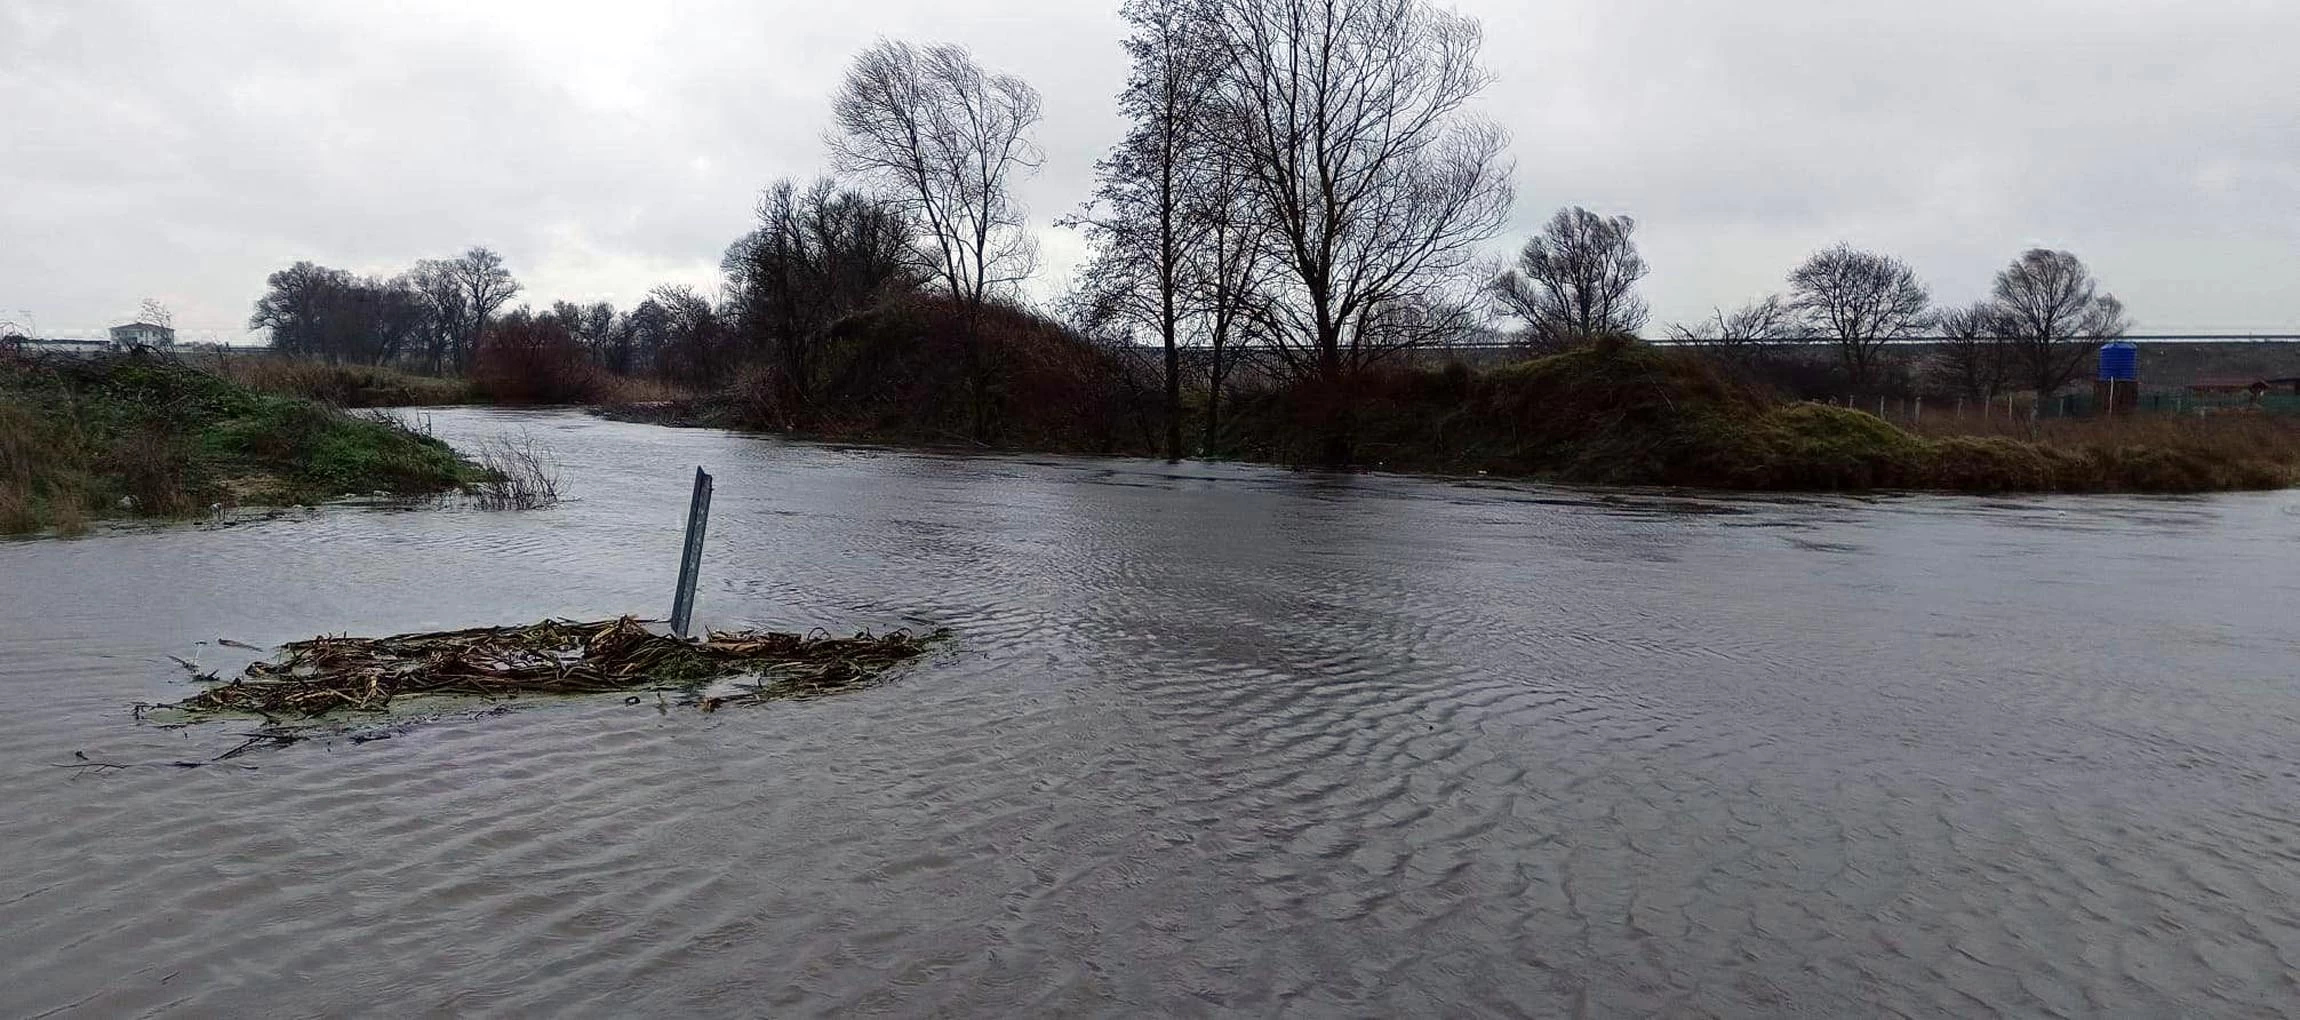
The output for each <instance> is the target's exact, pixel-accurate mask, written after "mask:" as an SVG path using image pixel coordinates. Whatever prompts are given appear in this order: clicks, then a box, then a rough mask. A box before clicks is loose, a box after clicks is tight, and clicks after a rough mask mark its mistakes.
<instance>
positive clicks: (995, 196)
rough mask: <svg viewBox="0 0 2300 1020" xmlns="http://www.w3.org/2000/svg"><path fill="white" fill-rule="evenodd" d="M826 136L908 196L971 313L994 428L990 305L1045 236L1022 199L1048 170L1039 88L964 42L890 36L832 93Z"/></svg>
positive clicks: (970, 335)
mask: <svg viewBox="0 0 2300 1020" xmlns="http://www.w3.org/2000/svg"><path fill="white" fill-rule="evenodd" d="M831 118H832V123H833V125H834V127H833V130H832V131H831V132H830V135H829V138H828V139H827V140H828V142H829V144H830V149H831V155H832V158H833V160H834V162H835V163H836V164H837V166H838V168H839V169H840V170H842V171H844V172H846V173H850V174H854V175H857V176H859V177H862V178H864V179H866V180H869V181H871V182H873V183H875V184H877V185H878V186H880V187H881V188H883V189H885V193H886V194H887V195H888V196H889V197H890V198H891V199H893V200H894V201H895V202H897V203H898V205H899V207H900V208H902V210H903V211H904V213H905V214H906V215H907V216H908V217H909V218H910V219H911V221H912V222H913V223H915V224H917V226H918V228H919V230H920V231H921V233H922V234H923V236H922V237H921V238H920V239H919V242H918V247H919V250H920V252H921V254H922V255H923V257H924V258H923V260H924V262H925V264H926V266H927V267H928V270H929V275H930V276H931V278H933V279H935V280H938V281H940V282H941V283H942V284H943V285H944V286H945V287H946V288H948V290H949V293H950V297H951V300H952V301H953V302H954V303H955V304H956V305H957V306H958V308H959V310H960V312H961V313H962V314H961V323H960V328H961V330H962V331H963V334H964V335H963V337H962V340H963V343H964V349H965V351H966V360H967V378H968V385H969V389H970V390H971V394H970V396H971V401H970V402H971V403H972V404H973V412H974V433H975V437H976V438H978V439H980V438H984V437H986V436H987V434H988V432H989V430H990V400H989V392H988V384H989V380H988V378H987V376H988V366H987V365H986V363H985V361H986V359H985V356H984V352H983V343H982V339H981V336H980V331H981V322H980V320H981V313H982V307H983V304H984V303H985V302H986V301H988V300H989V299H990V297H991V296H993V295H994V294H996V293H998V292H999V291H1001V290H1003V289H1005V288H1007V287H1009V286H1011V285H1013V284H1015V283H1019V282H1020V281H1022V280H1023V279H1024V278H1026V277H1028V276H1029V275H1030V272H1031V270H1032V269H1034V268H1035V267H1036V264H1037V244H1036V242H1035V241H1034V239H1033V238H1032V237H1031V235H1030V232H1029V230H1028V229H1027V227H1028V224H1027V222H1026V218H1025V213H1024V211H1023V209H1022V206H1021V204H1020V203H1018V202H1017V201H1015V198H1014V193H1013V186H1014V184H1015V182H1016V180H1017V179H1019V178H1020V177H1022V176H1023V175H1024V174H1027V173H1029V172H1031V171H1033V170H1035V169H1037V167H1038V163H1039V159H1040V157H1039V153H1038V148H1037V146H1035V145H1033V144H1032V143H1031V140H1030V137H1029V136H1030V130H1031V128H1032V127H1033V126H1035V125H1036V124H1037V123H1038V118H1039V97H1038V90H1037V89H1034V88H1031V87H1030V84H1029V83H1028V82H1025V81H1023V80H1022V79H1020V78H1017V77H1015V76H1013V75H1010V74H997V73H993V72H990V71H985V70H984V69H983V68H982V67H981V65H979V64H976V63H975V61H974V57H973V55H972V54H970V53H968V52H967V51H966V49H965V48H964V47H960V46H928V47H924V48H921V47H917V46H912V45H911V44H909V43H905V42H895V41H892V40H881V41H880V42H879V43H878V44H877V45H875V46H872V47H871V48H869V49H867V50H864V51H863V52H862V53H861V54H859V55H857V56H856V57H855V60H854V64H853V65H852V66H850V67H849V68H848V69H847V75H846V79H845V80H844V81H843V82H842V83H841V84H840V86H839V90H838V92H837V93H836V94H835V95H833V96H832V98H831Z"/></svg>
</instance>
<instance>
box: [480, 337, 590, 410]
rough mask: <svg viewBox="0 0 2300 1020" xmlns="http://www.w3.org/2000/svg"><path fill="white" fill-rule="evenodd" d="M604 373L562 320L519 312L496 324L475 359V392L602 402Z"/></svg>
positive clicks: (504, 398) (522, 400)
mask: <svg viewBox="0 0 2300 1020" xmlns="http://www.w3.org/2000/svg"><path fill="white" fill-rule="evenodd" d="M602 375H604V373H603V372H602V371H601V370H600V369H599V368H597V367H596V366H594V365H592V364H591V359H590V357H589V356H588V355H587V354H585V353H584V350H583V345H582V344H581V343H580V342H578V341H577V340H576V339H575V337H574V336H573V335H571V334H569V333H568V332H567V329H566V327H564V326H562V325H560V324H559V322H558V320H556V319H548V318H543V319H539V318H534V317H531V316H526V315H513V316H508V317H506V318H505V319H504V320H503V321H501V322H499V323H496V324H495V325H494V326H493V327H491V328H490V329H489V330H488V331H487V335H486V336H485V337H484V338H482V339H481V340H480V342H479V349H478V351H477V352H476V353H475V354H474V355H473V357H472V368H471V387H472V391H473V392H474V393H476V394H478V395H479V396H481V397H484V398H486V399H488V400H493V401H500V402H503V403H512V404H580V403H590V402H594V401H596V400H598V399H599V398H600V396H601V395H602V393H604V392H605V387H603V386H602V385H601V376H602Z"/></svg>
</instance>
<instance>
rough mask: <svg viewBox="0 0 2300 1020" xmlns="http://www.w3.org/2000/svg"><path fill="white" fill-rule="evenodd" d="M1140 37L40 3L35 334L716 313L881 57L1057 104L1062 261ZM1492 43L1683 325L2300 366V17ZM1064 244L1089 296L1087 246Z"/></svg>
mask: <svg viewBox="0 0 2300 1020" xmlns="http://www.w3.org/2000/svg"><path fill="white" fill-rule="evenodd" d="M1115 6H1116V5H1115V2H1114V0H1113V2H1110V3H1099V2H1097V3H1086V4H1080V3H1075V2H1067V0H1002V2H987V3H974V4H948V3H929V2H924V0H887V2H880V3H871V4H847V5H839V4H826V3H807V4H797V3H772V4H760V3H740V2H730V0H688V2H678V3H662V4H651V5H615V6H613V7H601V8H597V9H593V8H592V7H591V6H590V5H570V4H558V3H534V2H528V3H492V4H472V3H450V2H447V0H422V2H417V3H410V4H400V5H368V4H357V5H355V4H312V3H308V2H305V3H290V2H287V0H239V2H234V3H200V4H180V3H164V2H157V0H154V2H126V0H0V37H5V38H7V39H10V40H13V41H12V42H11V43H10V44H9V59H8V61H7V62H6V63H4V64H0V314H7V313H9V312H12V311H13V310H14V309H16V308H22V307H30V308H33V309H34V310H35V311H37V312H38V313H39V315H40V318H41V324H42V326H43V327H45V328H49V329H52V330H54V329H60V328H77V329H95V328H100V327H102V326H103V325H105V324H107V323H108V322H109V321H111V320H112V319H114V318H116V317H118V316H121V315H124V314H126V313H127V312H129V311H132V310H133V309H134V308H135V305H136V302H137V301H138V300H139V299H140V298H142V297H145V296H159V297H161V298H163V299H164V300H167V301H168V302H170V303H171V304H172V305H174V306H175V307H176V309H177V312H178V317H179V319H180V320H181V321H182V322H184V323H185V324H186V326H188V327H190V328H191V329H192V330H193V331H194V332H200V331H208V330H212V331H215V332H216V333H218V334H221V335H226V336H237V335H239V333H240V332H241V329H242V326H243V323H244V319H245V316H246V312H247V308H248V306H249V304H250V303H251V302H252V301H253V300H254V299H255V297H256V295H257V294H258V293H259V292H260V290H261V288H262V281H263V276H264V275H265V274H266V273H268V272H270V271H271V270H273V269H276V268H278V267H280V266H283V265H285V264H287V263H288V262H291V261H293V260H295V259H299V258H309V259H314V260H317V261H321V262H325V263H328V264H332V265H341V266H345V267H348V268H354V269H359V270H362V271H371V272H382V271H391V270H395V269H397V268H400V267H403V266H405V265H407V264H408V263H410V262H412V261H413V260H415V259H417V258H421V257H426V256H434V255H441V254H447V253H450V252H452V251H455V250H457V249H459V248H461V247H464V246H466V245H469V244H475V243H484V244H489V245H492V246H494V247H496V248H498V249H499V250H501V251H502V252H503V253H504V254H505V256H506V257H507V258H508V259H509V260H510V262H511V265H512V267H513V268H514V269H515V270H516V271H517V272H518V273H519V274H520V276H521V278H522V279H523V280H524V281H525V282H526V283H527V285H528V292H527V295H526V297H528V298H530V299H534V300H542V301H548V300H550V299H551V298H555V297H567V298H573V299H593V298H610V299H614V300H617V301H622V302H627V301H629V300H632V299H634V298H636V297H637V296H638V295H639V294H640V293H642V292H643V291H644V290H645V289H646V288H647V287H649V286H652V285H653V284H655V283H658V282H665V281H677V282H690V283H705V284H707V283H709V282H710V281H711V280H712V279H713V267H714V266H715V264H716V262H717V259H718V255H719V253H720V251H721V249H722V248H723V247H724V246H725V245H726V243H727V242H728V241H730V240H732V239H733V238H734V237H735V236H736V235H737V234H738V233H739V232H741V231H742V230H743V229H744V227H745V222H746V220H747V218H748V216H749V211H750V207H751V204H752V202H753V200H754V198H755V196H756V194H757V192H758V190H759V188H761V187H762V186H763V185H765V184H766V183H767V182H768V181H770V180H771V179H773V178H775V177H778V176H783V175H802V176H803V175H811V174H813V173H815V172H818V170H819V168H820V166H821V163H822V158H821V156H822V152H821V145H820V133H821V129H822V125H823V122H824V118H825V112H826V110H827V96H828V93H829V91H830V89H831V88H832V86H833V85H834V83H835V81H836V79H837V76H838V75H839V73H840V72H841V71H842V69H843V67H844V65H845V62H846V60H847V58H848V57H849V56H850V55H851V54H852V53H853V52H854V51H855V50H856V49H858V48H860V47H861V46H863V45H866V44H868V43H869V42H870V41H871V40H872V39H874V38H875V37H877V36H879V35H888V36H894V37H899V38H909V39H917V40H926V41H954V42H959V43H963V44H965V45H968V46H970V47H972V48H973V49H974V50H975V51H976V53H977V54H978V56H979V57H980V58H981V59H982V60H983V61H984V62H985V63H986V64H989V65H991V66H994V67H998V68H1001V69H1004V70H1011V71H1015V72H1018V73H1020V74H1022V75H1024V76H1025V77H1027V78H1029V79H1030V80H1031V81H1032V82H1033V83H1035V84H1036V85H1037V86H1038V87H1039V88H1040V89H1041V90H1042V91H1043V92H1044V93H1045V95H1046V112H1047V117H1046V122H1045V124H1044V125H1043V130H1042V132H1041V139H1040V140H1041V143H1042V145H1043V147H1044V149H1045V150H1046V154H1047V162H1046V166H1045V168H1044V170H1043V172H1042V173H1041V174H1039V175H1038V176H1037V177H1036V178H1034V179H1033V180H1032V181H1031V182H1030V183H1029V184H1028V186H1027V187H1026V190H1025V194H1024V197H1025V198H1026V200H1027V201H1028V203H1029V205H1030V207H1031V208H1032V210H1033V212H1034V213H1035V214H1036V216H1037V217H1038V218H1039V219H1040V221H1041V222H1050V221H1051V220H1052V219H1053V218H1054V217H1055V216H1058V215H1060V214H1062V213H1064V212H1067V211H1069V210H1070V209H1072V208H1074V207H1075V205H1076V204H1077V203H1078V202H1079V201H1080V200H1081V199H1082V198H1084V196H1085V195H1086V193H1087V191H1088V189H1089V186H1090V181H1091V174H1092V163H1093V161H1094V159H1095V158H1096V157H1097V156H1098V155H1100V153H1101V151H1102V150H1103V148H1104V147H1105V146H1106V145H1107V144H1109V142H1110V141H1112V140H1113V139H1114V138H1115V137H1116V135H1117V133H1118V131H1119V129H1120V126H1119V124H1118V122H1117V120H1116V118H1115V114H1114V111H1113V108H1112V107H1113V104H1112V100H1111V96H1112V93H1113V92H1114V91H1115V90H1116V89H1117V87H1118V86H1119V84H1120V81H1121V79H1122V78H1123V75H1124V67H1123V66H1122V56H1121V53H1120V50H1119V47H1118V33H1119V26H1118V22H1117V19H1116V18H1115V16H1114V9H1115ZM1462 7H1463V9H1464V10H1465V12H1467V13H1470V14H1473V15H1476V16H1478V17H1480V18H1481V19H1483V20H1484V21H1485V23H1486V26H1487V31H1488V48H1487V61H1488V63H1489V64H1490V65H1491V66H1492V67H1494V69H1495V70H1496V71H1497V72H1498V73H1499V74H1500V76H1501V81H1500V82H1499V83H1498V84H1497V85H1496V86H1495V88H1494V89H1493V90H1491V92H1490V93H1489V94H1488V95H1487V96H1486V97H1485V99H1484V101H1483V106H1484V108H1485V110H1486V112H1487V113H1489V114H1490V115H1491V116H1493V117H1494V118H1495V119H1497V120H1499V121H1500V122H1502V123H1503V124H1504V125H1505V126H1506V127H1508V128H1509V129H1510V131H1511V133H1512V135H1513V136H1514V138H1515V139H1516V145H1515V148H1514V152H1515V155H1516V158H1517V160H1518V165H1519V178H1520V205H1519V209H1518V214H1517V217H1516V222H1515V224H1514V225H1513V230H1512V232H1513V234H1515V235H1517V236H1522V235H1523V234H1524V233H1525V232H1527V231H1530V230H1532V229H1533V228H1534V226H1535V225H1537V224H1538V223H1539V222H1540V221H1541V220H1542V219H1544V218H1546V217H1547V215H1548V214H1549V212H1550V211H1551V210H1553V209H1554V208H1555V207H1557V206H1559V205H1563V204H1569V203H1570V204H1585V205H1589V206H1591V207H1593V208H1599V209H1603V210H1605V211H1609V212H1627V213H1630V214H1632V215H1634V216H1636V217H1638V219H1639V221H1640V222H1641V224H1642V227H1641V234H1640V236H1641V239H1642V241H1643V243H1644V245H1645V247H1646V250H1647V253H1648V256H1649V258H1650V259H1651V261H1652V262H1653V263H1654V266H1655V273H1654V276H1653V278H1652V279H1651V280H1650V281H1649V286H1648V290H1649V295H1650V297H1651V298H1652V300H1653V304H1654V307H1655V318H1656V321H1669V320H1671V319H1676V318H1688V317H1694V316H1698V315H1701V314H1703V313H1704V312H1706V310H1707V309H1708V308H1709V307H1710V306H1711V305H1713V304H1733V303H1737V302H1739V301H1741V300H1744V299H1746V298H1748V297H1753V296H1755V295H1756V294H1759V293H1762V292H1763V291H1765V290H1768V289H1774V288H1777V287H1778V286H1779V285H1780V280H1781V278H1782V277H1783V276H1784V275H1785V274H1786V272H1787V271H1788V269H1789V267H1790V265H1791V264H1792V263H1794V262H1795V261H1796V260H1797V259H1799V258H1801V257H1802V256H1803V255H1804V254H1805V253H1807V252H1809V251H1811V250H1813V249H1815V248H1818V247H1820V246H1822V245H1825V244H1828V243H1831V242H1834V241H1837V240H1840V239H1843V240H1850V241H1852V242H1854V243H1856V244H1861V245H1865V246H1870V247H1875V248H1880V249H1884V250H1888V251H1892V252H1895V253H1898V254H1901V255H1903V256H1905V257H1907V258H1909V259H1910V260H1911V261H1912V262H1913V263H1915V264H1916V265H1917V267H1918V268H1919V270H1920V271H1921V272H1923V273H1924V275H1925V276H1926V278H1927V279H1928V280H1929V281H1930V282H1931V283H1933V285H1934V289H1935V291H1936V294H1938V295H1939V296H1940V297H1941V298H1943V299H1945V300H1957V299H1962V298H1965V297H1969V296H1971V295H1972V294H1974V293H1976V292H1977V291H1978V290H1979V289H1980V287H1981V286H1983V285H1984V284H1985V281H1986V279H1987V277H1988V275H1989V273H1990V272H1992V271H1993V270H1994V269H1995V268H1996V267H1997V266H1998V265H2000V264H2002V263H2003V262H2005V261H2007V260H2009V259H2010V258H2011V257H2012V255H2013V254H2014V253H2015V252H2017V251H2018V250H2019V249H2020V248H2022V247H2026V246H2028V245H2031V244H2039V243H2043V244H2053V245H2058V246H2066V247H2070V248H2072V249H2075V250H2076V251H2078V252H2079V253H2080V254H2082V255H2084V256H2085V257H2086V258H2087V259H2088V260H2089V261H2091V262H2092V263H2093V264H2094V266H2095V268H2096V269H2097V270H2099V272H2100V273H2101V275H2102V277H2103V278H2104V279H2105V280H2106V281H2107V283H2108V284H2109V286H2110V287H2111V288H2112V289H2113V290H2115V291H2116V292H2117V293H2119V294H2120V295H2121V296H2123V297H2124V298H2125V299H2126V301H2127V303H2128V304H2129V305H2130V306H2131V307H2132V308H2133V310H2134V312H2135V314H2136V315H2137V316H2138V317H2139V319H2140V320H2141V323H2142V324H2143V325H2144V326H2146V327H2150V328H2160V329H2221V328H2227V329H2282V330H2294V329H2300V288H2295V287H2293V286H2292V285H2291V283H2290V281H2292V280H2294V279H2296V278H2300V169H2296V168H2300V118H2296V117H2295V116H2294V112H2295V107H2296V106H2300V104H2296V103H2295V99H2296V98H2300V91H2296V89H2295V87H2294V86H2293V85H2292V84H2291V80H2290V77H2289V72H2288V71H2287V70H2286V68H2285V66H2284V62H2285V61H2286V59H2288V57H2289V55H2290V54H2291V53H2293V52H2295V51H2296V50H2300V5H2295V4H2291V3H2288V2H2250V0H2191V2H2184V3H2168V2H2156V0H2126V2H2121V3H2117V4H2102V3H2070V2H2061V0H2028V2H2021V3H2002V2H2000V3H1983V2H1977V0H1944V2H1936V3H1930V4H1921V5H1920V4H1906V3H1871V2H1854V0H1839V2H1819V0H1762V2H1760V0H1749V2H1740V3H1712V2H1706V0H1702V2H1695V0H1620V2H1606V0H1570V2H1564V0H1561V2H1543V3H1529V2H1526V0H1479V2H1474V3H1464V4H1462ZM1047 241H1048V243H1047V254H1048V260H1047V261H1048V265H1047V267H1046V278H1047V280H1046V283H1045V284H1044V286H1045V287H1049V288H1051V287H1053V286H1055V285H1057V283H1058V281H1059V280H1060V279H1062V277H1063V276H1064V275H1065V273H1066V271H1067V262H1068V261H1069V259H1070V258H1071V257H1073V256H1074V254H1075V252H1076V243H1075V241H1074V239H1071V238H1069V237H1067V236H1066V235H1065V234H1064V232H1062V231H1060V230H1058V229H1056V228H1052V227H1048V228H1047ZM1503 247H1505V246H1502V245H1497V249H1496V254H1497V255H1498V254H1501V249H1502V248H1503Z"/></svg>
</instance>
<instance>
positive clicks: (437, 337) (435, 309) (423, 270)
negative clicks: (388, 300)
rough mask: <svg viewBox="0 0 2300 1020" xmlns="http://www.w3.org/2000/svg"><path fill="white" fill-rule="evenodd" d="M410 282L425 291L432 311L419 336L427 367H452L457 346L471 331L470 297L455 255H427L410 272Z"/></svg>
mask: <svg viewBox="0 0 2300 1020" xmlns="http://www.w3.org/2000/svg"><path fill="white" fill-rule="evenodd" d="M408 282H409V283H411V284H412V285H413V286H414V287H415V291H416V293H418V294H420V295H422V297H423V301H424V303H425V304H426V305H428V306H429V307H430V310H431V314H430V316H429V318H428V319H427V320H426V321H425V323H424V325H423V328H422V330H421V331H420V333H419V335H418V337H417V338H416V347H417V348H418V349H420V351H421V352H422V355H423V361H424V367H425V369H426V370H427V371H430V372H434V373H437V372H442V371H445V370H446V369H447V368H449V367H450V366H451V365H452V364H453V363H454V359H455V357H456V350H457V348H458V347H459V346H460V345H461V344H462V343H463V342H464V340H465V338H466V337H468V336H469V335H470V330H471V325H470V320H471V301H470V299H469V298H468V297H466V296H465V295H464V292H463V281H462V280H461V279H460V278H458V277H457V275H456V272H455V262H454V260H452V259H424V260H422V261H419V262H417V263H416V264H415V269H414V270H413V271H411V272H409V273H408Z"/></svg>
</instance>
